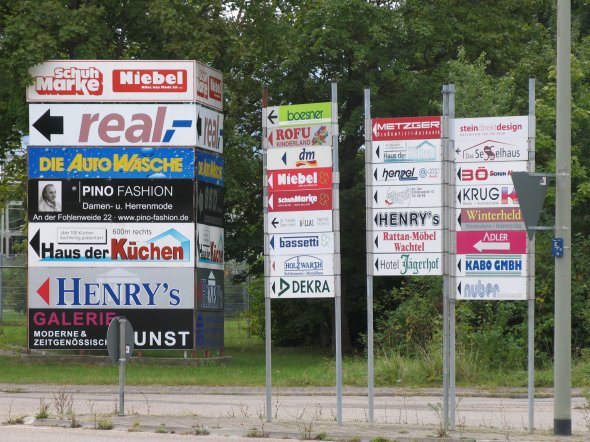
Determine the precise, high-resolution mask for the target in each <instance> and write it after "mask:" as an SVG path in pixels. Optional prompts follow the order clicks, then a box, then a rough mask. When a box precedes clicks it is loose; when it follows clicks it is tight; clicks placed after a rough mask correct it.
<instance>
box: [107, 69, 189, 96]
mask: <svg viewBox="0 0 590 442" xmlns="http://www.w3.org/2000/svg"><path fill="white" fill-rule="evenodd" d="M191 81H192V79H191ZM188 82H189V79H188V72H187V71H186V69H114V70H113V92H186V91H187V90H188Z"/></svg>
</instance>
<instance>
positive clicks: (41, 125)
mask: <svg viewBox="0 0 590 442" xmlns="http://www.w3.org/2000/svg"><path fill="white" fill-rule="evenodd" d="M33 127H34V128H35V129H37V130H38V131H39V133H40V134H41V135H43V136H44V137H45V138H47V139H48V140H49V141H51V135H53V134H56V135H63V133H64V117H55V116H54V117H52V116H51V109H47V112H45V113H44V114H43V115H41V117H39V119H38V120H37V121H35V122H34V123H33Z"/></svg>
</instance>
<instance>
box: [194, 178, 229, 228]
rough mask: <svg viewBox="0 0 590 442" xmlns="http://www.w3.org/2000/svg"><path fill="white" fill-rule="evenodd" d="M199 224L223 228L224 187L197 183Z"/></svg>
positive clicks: (201, 182)
mask: <svg viewBox="0 0 590 442" xmlns="http://www.w3.org/2000/svg"><path fill="white" fill-rule="evenodd" d="M197 222H198V223H199V224H207V225H210V226H216V227H223V187H219V186H215V185H213V184H209V183H205V182H203V181H198V182H197Z"/></svg>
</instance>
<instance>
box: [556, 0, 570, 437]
mask: <svg viewBox="0 0 590 442" xmlns="http://www.w3.org/2000/svg"><path fill="white" fill-rule="evenodd" d="M570 55H571V4H570V0H557V129H556V163H557V165H556V169H557V170H556V175H557V176H556V189H555V224H556V225H555V233H556V237H561V238H563V245H564V250H563V257H561V258H556V259H555V338H554V339H555V340H554V347H555V356H554V359H555V362H554V364H555V368H554V370H555V374H554V389H555V398H554V407H555V408H554V419H553V428H554V433H555V434H556V435H560V436H569V435H571V434H572V416H571V394H572V392H571V389H572V379H571V370H572V351H571V339H572V331H571V328H572V318H571V316H572V292H571V270H572V261H571V259H572V250H571V247H572V231H571V197H572V195H571V61H570Z"/></svg>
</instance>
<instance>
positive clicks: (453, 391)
mask: <svg viewBox="0 0 590 442" xmlns="http://www.w3.org/2000/svg"><path fill="white" fill-rule="evenodd" d="M454 121H455V85H454V84H453V83H450V84H449V127H448V129H449V155H451V156H453V155H454V153H453V152H454V150H455V129H454V128H455V124H454ZM454 166H455V162H454V161H451V162H450V163H449V169H450V172H451V175H450V177H449V188H450V197H451V198H450V200H449V203H450V209H449V211H450V212H451V217H450V219H449V221H448V222H449V227H450V232H449V233H450V235H449V240H450V248H449V264H450V266H449V270H450V272H451V273H450V280H451V284H450V290H449V403H450V413H449V419H450V429H451V430H455V409H456V407H457V401H456V396H457V393H456V388H455V352H456V348H455V347H456V345H455V287H457V277H456V273H455V269H456V267H455V262H456V253H455V251H456V250H457V245H456V224H455V195H456V192H455V168H454Z"/></svg>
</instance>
